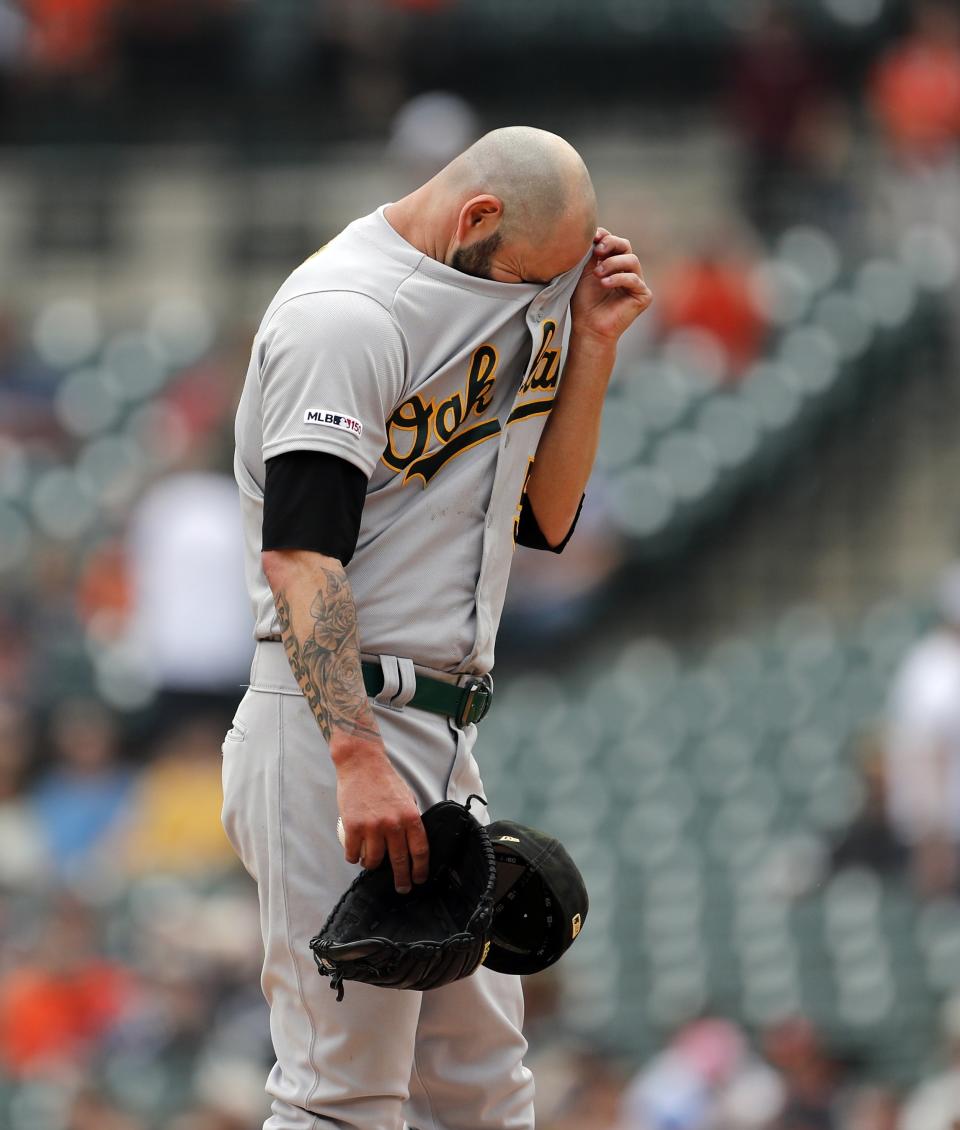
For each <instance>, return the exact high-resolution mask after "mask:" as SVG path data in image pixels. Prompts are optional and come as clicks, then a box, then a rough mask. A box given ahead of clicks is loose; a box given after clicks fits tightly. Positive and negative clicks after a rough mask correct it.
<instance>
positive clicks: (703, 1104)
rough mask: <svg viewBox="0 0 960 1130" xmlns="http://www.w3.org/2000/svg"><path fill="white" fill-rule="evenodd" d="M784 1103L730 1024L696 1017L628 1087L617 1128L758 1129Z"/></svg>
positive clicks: (773, 1079) (773, 1077) (771, 1075)
mask: <svg viewBox="0 0 960 1130" xmlns="http://www.w3.org/2000/svg"><path fill="white" fill-rule="evenodd" d="M783 1101H784V1093H783V1087H782V1085H781V1082H780V1080H779V1078H778V1077H777V1074H776V1073H775V1072H774V1071H773V1070H771V1068H770V1067H768V1066H767V1065H766V1064H764V1063H762V1062H761V1061H760V1060H759V1059H758V1058H757V1057H756V1055H755V1053H754V1052H753V1051H752V1050H751V1049H750V1046H749V1044H748V1043H747V1040H746V1038H745V1036H744V1034H743V1033H742V1032H741V1031H740V1029H739V1028H738V1027H737V1026H736V1025H735V1024H733V1023H731V1022H730V1021H728V1020H720V1019H714V1018H709V1019H703V1020H695V1021H693V1022H692V1023H690V1024H688V1025H686V1026H685V1027H683V1028H681V1029H680V1031H679V1032H678V1033H677V1034H676V1036H674V1038H673V1039H672V1040H671V1041H670V1043H669V1045H668V1046H667V1047H666V1049H665V1050H664V1051H662V1052H660V1054H659V1055H657V1056H655V1057H654V1058H653V1060H651V1062H650V1063H649V1064H648V1065H647V1066H646V1067H644V1068H643V1069H641V1071H640V1072H639V1073H638V1074H637V1076H636V1077H635V1078H634V1080H633V1082H632V1083H631V1084H630V1085H629V1087H628V1088H627V1090H626V1093H625V1095H624V1099H623V1106H622V1111H621V1116H620V1123H618V1130H713V1128H714V1127H723V1128H724V1130H761V1128H766V1127H768V1126H770V1125H771V1124H772V1121H773V1120H774V1119H775V1117H776V1116H777V1113H778V1111H780V1110H781V1107H782V1105H783ZM785 1125H786V1124H785Z"/></svg>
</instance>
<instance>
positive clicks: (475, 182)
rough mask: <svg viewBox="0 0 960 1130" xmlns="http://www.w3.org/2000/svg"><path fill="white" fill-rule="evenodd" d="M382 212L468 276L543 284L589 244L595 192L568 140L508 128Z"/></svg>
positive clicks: (580, 255) (571, 263) (487, 136)
mask: <svg viewBox="0 0 960 1130" xmlns="http://www.w3.org/2000/svg"><path fill="white" fill-rule="evenodd" d="M385 215H386V216H387V219H388V220H389V221H390V222H391V223H392V224H393V225H394V227H395V228H396V229H397V231H399V232H400V234H401V235H403V236H404V238H406V239H407V240H409V242H411V243H412V244H413V245H414V246H415V247H419V248H420V250H421V251H424V252H426V254H428V255H430V256H431V257H432V258H434V259H437V260H439V261H440V262H441V263H447V264H449V265H450V266H452V267H455V268H456V269H457V270H458V271H463V272H464V273H465V274H468V275H478V276H480V277H482V278H490V279H493V280H494V281H497V282H537V283H546V282H549V281H550V279H552V278H556V277H557V276H558V275H561V274H563V273H564V272H565V271H568V270H570V269H571V268H572V267H574V266H576V264H577V263H578V262H580V260H581V259H582V258H583V257H584V256H585V255H586V254H587V252H588V251H589V249H590V246H591V244H592V242H593V237H594V234H595V232H596V230H597V198H596V195H595V194H594V191H593V184H592V182H591V180H590V174H589V173H588V172H587V167H586V165H585V164H584V163H583V159H582V158H581V156H580V154H579V153H578V152H577V151H576V149H574V148H573V146H572V145H571V144H570V143H569V142H567V141H564V139H563V138H562V137H558V136H557V135H556V134H555V133H548V132H547V131H546V130H542V129H534V128H533V127H532V126H507V127H506V128H504V129H495V130H493V131H492V132H491V133H488V134H485V135H484V136H483V137H481V138H480V140H479V141H476V142H474V144H473V145H471V146H470V148H469V149H467V150H466V151H465V152H463V153H461V154H460V155H459V156H458V157H455V158H454V159H453V160H452V161H451V162H450V164H449V165H447V166H446V167H445V168H443V169H441V170H440V172H439V173H437V175H436V176H435V177H433V179H432V180H429V181H428V182H427V183H426V184H424V185H421V187H420V188H418V189H416V190H415V191H413V192H411V193H410V194H409V195H408V196H405V197H404V198H403V199H402V200H399V201H397V203H396V204H391V205H389V206H388V210H387V212H386V213H385Z"/></svg>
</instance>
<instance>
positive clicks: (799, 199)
mask: <svg viewBox="0 0 960 1130" xmlns="http://www.w3.org/2000/svg"><path fill="white" fill-rule="evenodd" d="M853 145H854V138H853V128H852V124H851V121H850V114H849V111H848V110H847V107H846V105H845V104H844V103H843V102H842V101H841V100H840V99H839V98H836V97H826V96H824V97H819V98H813V99H811V100H810V101H809V102H807V103H806V104H805V105H804V107H803V109H802V110H801V112H800V114H799V116H798V118H797V120H796V123H795V124H794V130H793V136H792V138H791V143H790V152H791V157H792V162H793V167H792V169H791V172H790V178H789V181H788V182H787V183H786V184H784V185H783V190H782V192H781V194H780V204H779V207H780V209H781V223H782V224H783V226H787V225H793V224H804V225H808V226H810V227H815V228H820V229H822V230H823V231H825V232H826V233H827V234H828V235H829V236H830V237H831V238H832V239H833V240H834V241H835V242H836V243H837V244H838V245H839V246H840V248H841V249H846V250H847V251H849V252H857V251H859V250H860V247H861V244H862V241H863V238H864V235H865V232H864V230H863V224H862V221H861V213H862V211H863V209H862V207H861V203H860V199H859V193H858V192H857V191H856V189H855V187H854V185H855V175H854V170H853V168H852V162H853Z"/></svg>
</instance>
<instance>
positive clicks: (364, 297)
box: [224, 210, 582, 1130]
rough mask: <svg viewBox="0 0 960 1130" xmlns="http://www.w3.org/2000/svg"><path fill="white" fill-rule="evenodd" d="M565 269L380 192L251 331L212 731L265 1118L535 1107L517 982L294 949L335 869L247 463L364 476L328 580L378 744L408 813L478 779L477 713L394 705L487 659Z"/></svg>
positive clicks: (373, 1124)
mask: <svg viewBox="0 0 960 1130" xmlns="http://www.w3.org/2000/svg"><path fill="white" fill-rule="evenodd" d="M581 266H582V264H581V265H578V266H577V267H576V268H575V269H573V270H571V271H569V272H567V273H566V274H565V275H562V276H560V277H559V278H558V279H555V280H554V281H553V282H552V283H551V284H549V285H548V286H540V285H533V284H511V283H498V282H493V281H491V280H487V279H478V278H473V277H471V276H468V275H465V274H463V273H461V272H458V271H456V270H454V269H453V268H451V267H448V266H446V265H445V264H443V263H439V262H436V261H435V260H433V259H430V258H429V257H427V256H425V255H424V254H422V253H421V252H419V251H418V250H416V248H414V247H412V246H411V245H410V244H409V243H407V242H406V240H404V239H403V238H402V237H401V236H400V235H399V234H398V233H397V232H396V231H394V229H393V228H392V227H391V226H390V224H389V223H388V222H387V220H386V219H385V217H384V216H383V214H382V210H380V211H378V212H376V213H374V214H372V215H370V216H367V217H365V218H363V219H360V220H357V221H356V222H354V223H353V224H351V225H350V226H349V227H348V228H347V229H346V230H345V231H344V232H343V233H341V234H340V235H339V236H338V237H337V238H336V239H334V240H333V241H332V242H331V243H330V244H328V245H327V246H326V247H325V248H323V249H322V250H321V251H320V252H318V253H317V254H316V255H315V256H313V257H312V258H310V259H308V260H307V261H306V263H304V264H303V265H302V266H300V267H299V268H298V269H297V270H295V271H294V272H293V274H292V275H291V276H290V277H289V278H288V279H287V281H286V282H285V283H284V284H283V286H282V287H281V288H280V290H279V292H278V293H277V295H276V297H275V298H274V300H273V302H272V303H271V304H270V306H269V308H268V309H267V312H266V314H265V315H264V319H263V322H262V324H261V326H260V329H259V331H258V333H257V336H256V339H255V341H254V345H253V352H252V356H251V361H250V367H249V370H248V372H247V379H246V384H245V386H244V391H243V396H242V398H241V401H240V406H239V409H238V413H237V427H236V441H237V450H236V460H235V471H236V477H237V481H238V483H239V486H240V492H241V500H242V505H243V516H244V527H245V540H246V572H247V584H248V587H249V590H250V594H251V598H252V600H253V603H254V612H255V616H256V635H257V639H258V641H259V642H258V644H257V650H256V655H255V658H254V664H253V670H252V673H251V684H250V690H249V691H248V693H247V695H246V696H245V697H244V700H243V702H242V703H241V705H240V708H239V710H238V713H237V717H236V719H235V723H234V727H233V729H232V730H231V732H230V734H229V735H228V736H227V740H226V741H225V742H224V825H225V827H226V829H227V832H228V834H229V835H230V837H231V840H232V842H233V844H234V846H235V847H236V849H237V852H238V854H239V855H240V857H241V859H242V860H243V862H244V864H245V866H246V867H247V869H248V870H249V871H250V872H251V874H253V876H254V878H256V880H257V882H258V889H259V894H260V905H261V924H262V927H263V935H264V945H265V951H266V952H265V960H264V971H263V988H264V992H265V994H266V996H267V999H268V1001H269V1003H270V1008H271V1028H272V1033H273V1038H274V1046H275V1050H276V1053H277V1065H276V1067H275V1068H274V1070H273V1072H272V1073H271V1076H270V1081H269V1083H268V1091H269V1092H270V1093H271V1095H272V1096H273V1100H274V1101H273V1109H274V1115H273V1117H272V1118H271V1119H269V1120H268V1122H267V1123H266V1126H267V1127H268V1128H269V1130H307V1128H308V1127H309V1128H316V1127H318V1126H336V1127H356V1128H358V1130H360V1128H363V1130H400V1127H402V1126H404V1125H410V1126H412V1127H413V1126H415V1127H416V1128H417V1130H468V1128H469V1130H480V1128H487V1127H489V1128H494V1127H496V1128H498V1130H507V1128H510V1130H521V1128H522V1130H526V1128H528V1127H531V1126H532V1125H533V1108H532V1082H531V1080H530V1077H529V1073H528V1072H527V1071H526V1069H525V1068H524V1067H523V1066H522V1062H521V1060H522V1055H523V1051H524V1049H525V1044H524V1041H523V1038H522V1036H521V1034H520V1025H521V1019H522V1004H521V999H520V989H519V984H518V982H517V981H516V979H515V978H510V977H505V976H502V975H499V974H495V973H491V972H490V971H488V970H485V969H481V970H480V971H479V972H478V973H477V974H476V975H474V976H473V977H471V978H469V979H467V980H466V981H462V982H458V983H456V984H455V985H451V986H448V987H446V988H443V989H439V990H435V991H433V992H430V993H426V994H416V993H407V992H399V991H391V990H383V989H375V988H369V987H367V986H363V985H359V984H358V985H351V986H350V991H349V992H348V993H347V995H346V999H345V1000H344V1002H343V1003H342V1004H339V1005H338V1004H336V1002H335V1001H334V1000H333V997H332V994H330V993H329V990H328V989H327V987H326V985H325V983H324V982H322V981H321V979H320V978H319V976H318V975H317V974H316V971H315V969H314V967H313V963H312V958H311V955H310V953H309V950H308V948H307V942H308V940H309V938H310V937H311V936H312V935H313V934H314V933H316V931H317V929H318V928H319V926H320V925H321V924H322V922H323V920H324V918H325V917H326V915H327V913H328V911H329V909H330V907H331V906H332V904H333V902H334V901H335V900H336V898H337V897H338V896H339V894H340V893H341V891H342V890H343V888H344V887H345V886H346V885H347V883H348V882H349V880H350V878H351V877H352V874H353V873H354V872H355V869H354V868H351V867H350V866H349V865H347V864H346V863H345V862H344V860H343V851H342V848H341V847H340V845H339V844H338V842H337V839H336V831H335V825H336V816H337V809H336V777H335V773H334V771H333V767H332V764H331V762H330V758H329V755H328V751H327V749H326V746H325V742H324V740H323V737H322V735H321V733H320V730H319V728H318V726H317V724H316V721H315V720H314V718H313V716H312V714H311V713H310V710H309V708H308V706H307V703H306V701H305V700H304V699H303V697H302V695H301V694H300V691H299V688H298V687H297V685H296V683H295V681H294V679H293V676H292V674H291V672H290V670H289V667H288V665H287V662H286V657H285V654H284V652H283V648H282V645H280V644H279V642H277V641H278V640H279V635H280V630H279V625H278V623H277V619H276V613H275V610H274V605H273V597H272V594H271V592H270V588H269V586H268V584H267V581H266V578H265V576H264V574H263V570H262V568H261V564H260V552H261V522H262V512H263V484H264V478H265V472H264V461H265V460H266V459H269V458H270V457H272V456H274V455H278V454H280V453H282V452H285V451H293V450H316V451H323V452H329V453H332V454H334V455H338V456H340V457H342V458H344V459H347V460H349V461H350V462H351V463H353V464H354V465H356V466H357V467H359V468H360V469H361V470H362V471H363V472H364V473H365V474H367V475H368V476H369V484H368V488H367V495H366V500H365V504H364V510H363V517H362V522H361V527H360V536H359V540H358V544H357V550H356V553H355V556H354V558H353V560H352V561H351V563H350V565H349V566H348V568H347V575H348V577H349V579H350V584H351V588H352V590H353V593H354V597H355V600H356V604H357V609H358V616H359V624H360V645H361V651H362V652H363V653H364V654H365V655H368V656H375V657H378V658H379V659H380V661H381V663H382V665H383V669H384V675H385V685H384V689H383V691H382V692H381V693H380V694H379V695H378V696H377V699H376V700H375V701H374V710H375V713H376V716H377V721H378V724H379V725H380V728H381V731H382V733H383V737H384V741H385V744H386V748H387V751H388V753H389V754H390V757H391V760H392V761H393V763H394V764H395V765H396V767H397V769H398V771H399V772H400V773H401V774H402V775H403V776H404V778H405V779H406V780H407V782H408V783H409V784H410V786H411V788H412V789H413V791H414V794H415V795H416V798H417V801H418V803H419V805H420V806H421V810H422V809H424V808H426V807H429V805H431V804H433V803H435V802H436V801H438V800H441V799H443V798H444V797H450V798H452V799H457V800H461V801H462V800H465V799H466V796H467V795H468V794H469V793H470V792H482V782H481V780H480V776H479V771H478V768H477V763H476V761H475V760H474V758H473V755H472V746H473V742H474V738H475V734H476V730H475V727H474V726H472V725H470V726H467V727H465V728H464V729H459V728H457V727H456V726H455V725H454V724H453V723H452V722H450V721H448V720H447V719H445V718H443V717H440V716H437V715H432V714H426V713H424V712H422V711H419V710H415V709H409V708H408V709H404V706H405V704H406V703H407V702H408V701H409V699H410V697H411V695H412V694H413V691H414V689H415V680H416V670H417V668H419V669H421V670H422V669H426V670H428V671H429V672H431V673H432V674H433V675H434V676H435V677H441V678H446V679H448V680H454V681H455V680H456V678H457V677H458V676H460V675H466V674H473V675H484V674H486V673H487V672H488V671H489V670H490V667H491V666H492V663H493V646H494V637H495V634H496V629H497V624H498V622H499V619H500V613H501V609H502V606H503V599H504V594H505V591H506V585H507V578H508V574H509V569H510V562H511V557H512V552H513V546H514V521H515V519H516V516H517V514H518V513H519V505H520V498H521V494H522V490H523V486H524V482H525V478H526V476H527V474H528V473H529V467H530V463H531V460H532V457H533V455H534V453H535V451H536V446H537V442H538V440H539V437H540V433H541V431H542V429H543V425H544V423H545V421H546V418H547V414H548V412H549V410H550V405H551V402H552V400H553V397H554V395H555V393H556V387H557V382H558V378H559V372H560V361H561V342H562V340H563V335H564V328H565V319H566V316H567V311H568V303H569V300H570V297H571V294H572V292H573V289H574V287H575V286H576V283H577V280H578V278H579V275H580V270H581ZM405 1119H406V1120H407V1122H405V1121H404V1120H405Z"/></svg>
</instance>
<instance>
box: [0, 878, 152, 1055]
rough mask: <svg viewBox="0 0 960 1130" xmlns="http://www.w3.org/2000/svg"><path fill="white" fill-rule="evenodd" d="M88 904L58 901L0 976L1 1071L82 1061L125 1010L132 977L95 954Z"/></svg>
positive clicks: (132, 983)
mask: <svg viewBox="0 0 960 1130" xmlns="http://www.w3.org/2000/svg"><path fill="white" fill-rule="evenodd" d="M94 921H95V920H94V916H93V914H92V912H91V911H90V909H89V908H87V907H85V906H83V905H82V904H80V903H78V902H76V901H74V900H72V899H67V898H64V899H62V900H61V901H60V902H59V903H58V904H57V905H56V906H55V907H54V909H53V910H52V912H51V913H50V915H49V917H45V918H44V919H43V920H42V921H41V923H40V930H41V933H40V936H39V938H38V939H37V940H36V942H35V944H34V945H33V946H32V947H31V949H30V953H29V955H25V956H24V959H23V960H22V961H21V963H20V964H19V965H15V966H13V967H12V968H10V969H9V970H8V971H7V972H6V973H5V974H4V975H3V977H2V978H0V1069H2V1070H3V1071H5V1072H6V1073H7V1074H8V1075H12V1076H30V1075H34V1074H37V1073H44V1072H49V1071H56V1070H58V1069H60V1068H69V1067H70V1066H72V1065H78V1064H83V1063H84V1062H86V1061H87V1060H88V1059H89V1057H90V1056H91V1055H92V1054H93V1053H94V1052H95V1050H96V1045H97V1043H98V1041H100V1040H102V1039H103V1038H104V1037H105V1036H106V1035H107V1033H108V1032H109V1031H110V1029H111V1028H112V1027H113V1026H114V1025H115V1024H116V1023H117V1022H118V1020H119V1019H120V1017H121V1016H122V1015H123V1012H124V1010H125V1009H126V1008H127V1007H129V1005H130V1003H131V1002H132V999H133V995H134V982H133V978H132V977H131V975H130V973H129V972H128V971H127V970H126V969H125V968H124V967H123V966H121V965H118V964H116V963H114V962H111V961H108V960H107V959H105V958H103V957H101V956H100V955H99V954H98V952H97V939H96V932H95V925H94Z"/></svg>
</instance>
